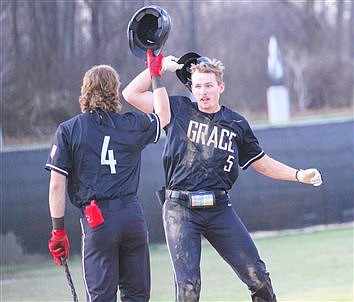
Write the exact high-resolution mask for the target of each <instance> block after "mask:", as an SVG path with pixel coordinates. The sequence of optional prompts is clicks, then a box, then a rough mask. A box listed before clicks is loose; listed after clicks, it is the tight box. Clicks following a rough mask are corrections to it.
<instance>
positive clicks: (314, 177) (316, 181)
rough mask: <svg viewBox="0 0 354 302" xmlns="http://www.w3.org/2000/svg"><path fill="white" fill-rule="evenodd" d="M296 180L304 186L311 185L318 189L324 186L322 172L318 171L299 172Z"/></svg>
mask: <svg viewBox="0 0 354 302" xmlns="http://www.w3.org/2000/svg"><path fill="white" fill-rule="evenodd" d="M296 179H297V180H298V181H299V182H302V183H304V184H310V185H313V186H315V187H318V186H320V185H321V184H322V177H321V173H320V171H318V170H317V169H306V170H298V171H297V172H296Z"/></svg>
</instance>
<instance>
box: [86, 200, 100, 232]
mask: <svg viewBox="0 0 354 302" xmlns="http://www.w3.org/2000/svg"><path fill="white" fill-rule="evenodd" d="M84 213H85V217H86V219H87V222H88V224H89V226H90V228H91V229H93V228H96V227H98V226H99V225H101V224H102V223H103V222H104V218H103V215H102V212H101V209H100V208H99V207H98V205H97V204H96V200H91V203H90V205H88V206H86V207H85V210H84Z"/></svg>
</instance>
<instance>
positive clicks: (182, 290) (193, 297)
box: [179, 283, 200, 302]
mask: <svg viewBox="0 0 354 302" xmlns="http://www.w3.org/2000/svg"><path fill="white" fill-rule="evenodd" d="M179 294H180V296H181V298H182V299H181V301H185V302H195V301H199V294H200V283H199V284H198V283H197V284H191V283H187V284H183V285H181V286H179Z"/></svg>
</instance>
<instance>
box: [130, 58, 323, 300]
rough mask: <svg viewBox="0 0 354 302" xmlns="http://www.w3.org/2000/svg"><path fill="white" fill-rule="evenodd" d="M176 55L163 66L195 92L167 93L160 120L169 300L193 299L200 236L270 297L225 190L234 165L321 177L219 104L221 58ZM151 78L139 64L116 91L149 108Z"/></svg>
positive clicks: (297, 177)
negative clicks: (167, 112)
mask: <svg viewBox="0 0 354 302" xmlns="http://www.w3.org/2000/svg"><path fill="white" fill-rule="evenodd" d="M176 61H177V59H176V58H175V57H173V56H169V57H166V58H165V60H164V64H163V65H164V68H163V69H164V70H168V71H171V72H174V71H176V70H181V73H179V75H181V74H182V79H184V80H185V81H183V82H184V83H185V84H186V85H187V87H188V88H189V89H190V91H191V92H192V93H193V96H194V97H195V99H196V102H192V101H191V100H190V99H189V98H187V97H182V96H173V97H170V108H171V122H170V124H169V125H168V126H166V127H165V131H166V136H167V138H166V144H165V148H164V152H163V165H164V170H165V178H166V191H165V193H166V198H165V199H166V201H165V202H164V204H163V223H164V229H165V235H166V240H167V245H168V249H169V253H170V256H171V259H172V263H173V269H174V280H175V294H176V301H199V296H200V288H201V279H200V256H201V238H202V236H204V237H205V238H206V239H207V240H208V241H209V242H210V243H211V244H212V246H213V247H214V248H215V249H216V250H217V252H218V253H219V254H220V255H221V257H222V258H223V259H224V260H225V261H226V262H227V263H228V264H229V265H230V266H231V267H232V269H233V270H234V271H235V273H236V274H237V276H238V277H239V278H240V279H241V280H242V281H243V282H244V283H245V284H246V285H247V287H248V288H249V290H250V291H251V296H252V300H253V301H255V302H256V301H257V302H261V301H262V302H263V301H276V296H275V294H274V292H273V288H272V284H271V280H270V278H269V273H268V272H267V270H266V266H265V263H264V262H263V261H262V259H261V258H260V256H259V254H258V251H257V248H256V246H255V244H254V242H253V241H252V238H251V237H250V235H249V233H248V231H247V229H246V228H245V226H244V225H243V223H242V221H241V219H240V218H239V217H238V215H237V213H236V212H235V210H234V209H233V207H232V205H231V202H230V199H229V196H228V191H229V190H230V189H231V187H232V185H233V184H234V183H235V181H236V179H237V177H238V175H239V171H238V166H240V167H241V169H243V170H245V169H247V168H248V167H250V166H251V167H252V168H254V169H255V170H256V171H258V172H259V173H262V174H264V175H266V176H268V177H271V178H274V179H279V180H287V181H300V182H302V183H306V184H312V185H314V186H319V185H320V184H321V183H322V180H321V175H320V173H319V171H318V170H316V169H307V170H297V169H294V168H292V167H289V166H287V165H285V164H283V163H281V162H279V161H276V160H275V159H272V158H271V157H269V156H268V155H266V154H265V152H264V151H263V150H262V149H261V147H260V146H259V143H258V140H257V138H256V137H255V135H254V134H253V132H252V130H251V128H250V125H249V123H248V122H247V120H246V119H245V118H244V117H243V116H241V115H240V114H238V113H236V112H234V111H232V110H230V109H229V108H227V107H225V106H222V105H220V96H221V94H222V93H223V91H224V89H225V84H224V81H223V70H224V65H223V64H222V62H220V61H219V60H215V59H214V60H210V59H209V58H206V57H200V56H199V55H197V56H196V57H193V54H192V56H190V55H189V54H187V55H186V56H183V57H182V58H181V59H180V60H178V62H176ZM181 64H183V65H182V66H181ZM183 75H184V76H183ZM150 85H151V80H150V76H149V72H148V70H145V71H143V72H142V73H140V74H139V75H138V76H137V77H136V78H135V79H134V80H133V81H132V82H131V83H130V84H129V85H128V86H127V87H126V88H125V89H124V90H123V96H124V97H125V99H126V100H127V101H128V102H129V103H131V104H132V105H134V106H136V107H137V108H139V109H141V110H142V111H144V112H147V113H148V112H152V110H153V102H152V101H153V97H152V93H151V92H150V91H148V89H149V87H150Z"/></svg>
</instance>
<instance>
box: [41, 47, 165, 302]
mask: <svg viewBox="0 0 354 302" xmlns="http://www.w3.org/2000/svg"><path fill="white" fill-rule="evenodd" d="M147 62H148V66H149V68H150V76H151V77H152V80H153V82H154V83H155V85H154V88H155V89H154V107H155V112H154V113H151V114H142V113H125V114H120V113H119V111H120V108H121V104H120V102H119V98H118V96H119V87H120V81H119V77H118V74H117V72H116V71H115V70H114V69H113V68H112V67H110V66H107V65H100V66H95V67H93V68H91V69H90V70H88V71H87V72H86V74H85V76H84V79H83V85H82V88H81V98H80V106H81V110H82V112H83V113H82V114H79V115H77V116H75V117H73V118H72V119H70V120H68V121H65V122H63V123H62V124H60V125H59V127H58V129H57V131H56V134H55V137H54V142H53V145H52V148H51V151H50V154H49V157H48V161H47V164H46V169H48V170H50V171H51V180H50V189H49V206H50V214H51V217H52V222H53V231H52V237H51V239H50V240H49V250H50V252H51V253H52V255H53V258H54V260H55V261H56V262H57V264H59V265H61V257H64V258H67V257H68V255H69V242H68V238H67V235H66V232H65V228H64V212H65V192H66V183H67V191H68V194H69V197H70V200H71V202H72V203H73V204H74V205H75V206H77V207H78V208H80V209H81V210H82V215H81V219H80V223H81V229H82V266H83V277H84V284H85V289H86V297H87V301H90V302H91V301H109V302H111V301H112V302H113V301H116V299H117V297H116V296H117V287H119V290H120V298H121V300H122V301H148V300H149V296H150V262H149V250H148V231H147V225H146V221H145V218H144V215H143V211H142V208H141V205H140V203H138V202H137V197H136V193H137V189H138V184H139V173H140V163H141V151H142V150H143V149H144V148H145V147H146V145H148V144H150V143H156V142H157V141H158V139H159V137H160V129H161V128H162V127H164V126H165V125H166V124H167V123H168V122H169V120H170V109H169V102H168V96H167V92H166V89H165V88H164V87H160V86H161V84H160V81H159V79H158V78H159V77H160V75H161V72H160V71H161V62H162V55H159V56H158V57H155V56H154V55H153V54H152V53H151V52H149V53H148V58H147Z"/></svg>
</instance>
